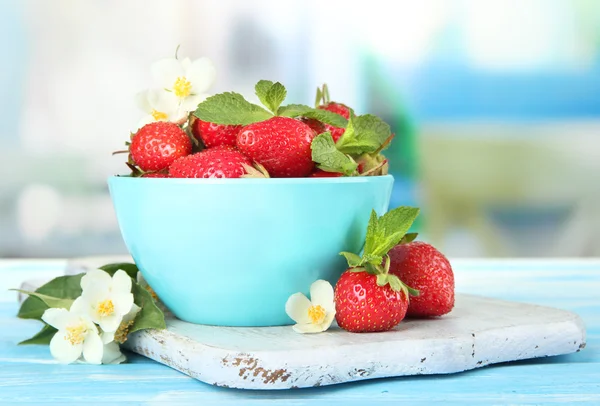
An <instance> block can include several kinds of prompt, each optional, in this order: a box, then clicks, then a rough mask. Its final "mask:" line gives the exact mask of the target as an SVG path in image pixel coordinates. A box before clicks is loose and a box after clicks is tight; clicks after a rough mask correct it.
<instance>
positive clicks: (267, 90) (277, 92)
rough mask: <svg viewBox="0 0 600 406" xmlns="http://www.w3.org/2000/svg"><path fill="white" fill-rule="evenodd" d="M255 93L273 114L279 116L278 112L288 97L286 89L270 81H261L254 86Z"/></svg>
mask: <svg viewBox="0 0 600 406" xmlns="http://www.w3.org/2000/svg"><path fill="white" fill-rule="evenodd" d="M254 91H255V92H256V95H257V96H258V98H259V99H260V102H261V103H262V104H263V105H264V106H265V107H266V108H268V109H269V110H271V111H272V112H273V114H275V115H277V110H278V109H279V106H281V103H283V101H284V100H285V96H286V95H287V90H285V87H284V86H283V85H282V84H281V83H279V82H275V83H273V82H271V81H270V80H260V81H258V83H257V84H256V86H254Z"/></svg>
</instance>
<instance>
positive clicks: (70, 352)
mask: <svg viewBox="0 0 600 406" xmlns="http://www.w3.org/2000/svg"><path fill="white" fill-rule="evenodd" d="M81 351H82V344H75V345H71V343H70V342H69V341H67V340H66V339H65V332H64V331H60V330H59V331H58V332H57V333H56V334H54V337H52V340H50V354H52V356H53V357H54V358H55V359H56V360H57V361H58V362H60V363H61V364H70V363H72V362H75V361H77V360H78V359H79V357H81Z"/></svg>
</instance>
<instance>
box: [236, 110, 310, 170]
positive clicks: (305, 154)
mask: <svg viewBox="0 0 600 406" xmlns="http://www.w3.org/2000/svg"><path fill="white" fill-rule="evenodd" d="M315 136H316V134H315V132H314V131H313V130H312V129H311V128H310V127H309V126H308V125H306V124H304V123H303V122H301V121H298V120H295V119H293V118H287V117H273V118H270V119H268V120H266V121H261V122H258V123H253V124H249V125H247V126H245V127H244V128H242V130H241V131H240V132H239V134H238V136H237V146H238V148H239V149H240V151H241V152H242V153H244V154H245V155H247V156H248V157H249V158H251V159H252V160H254V161H255V162H257V163H259V164H261V165H263V166H264V167H265V168H266V169H267V171H268V172H269V174H270V175H271V176H273V177H275V178H286V177H287V178H293V177H304V176H308V175H309V174H310V173H311V172H312V170H313V168H314V162H313V160H312V154H311V149H310V144H311V142H312V140H313V138H314V137H315Z"/></svg>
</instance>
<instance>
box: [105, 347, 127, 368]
mask: <svg viewBox="0 0 600 406" xmlns="http://www.w3.org/2000/svg"><path fill="white" fill-rule="evenodd" d="M126 359H127V358H125V356H124V355H123V354H122V353H121V348H120V347H119V344H117V343H115V342H112V343H108V344H105V345H104V351H103V354H102V363H103V364H120V363H121V362H123V361H125V360H126Z"/></svg>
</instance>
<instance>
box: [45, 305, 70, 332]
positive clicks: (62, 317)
mask: <svg viewBox="0 0 600 406" xmlns="http://www.w3.org/2000/svg"><path fill="white" fill-rule="evenodd" d="M72 319H73V318H72V317H71V314H70V313H69V311H68V310H67V309H54V308H53V309H48V310H46V311H45V312H44V314H43V315H42V320H44V321H45V322H46V323H47V324H50V325H51V326H52V327H54V328H55V329H57V330H64V329H65V328H66V327H67V325H68V324H69V322H70V321H71V320H72Z"/></svg>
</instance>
